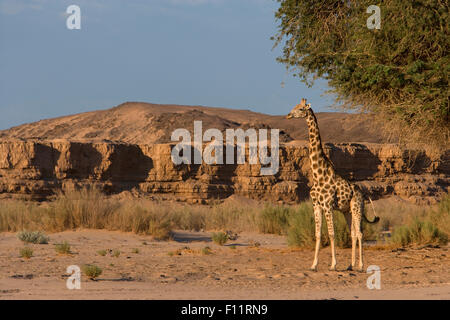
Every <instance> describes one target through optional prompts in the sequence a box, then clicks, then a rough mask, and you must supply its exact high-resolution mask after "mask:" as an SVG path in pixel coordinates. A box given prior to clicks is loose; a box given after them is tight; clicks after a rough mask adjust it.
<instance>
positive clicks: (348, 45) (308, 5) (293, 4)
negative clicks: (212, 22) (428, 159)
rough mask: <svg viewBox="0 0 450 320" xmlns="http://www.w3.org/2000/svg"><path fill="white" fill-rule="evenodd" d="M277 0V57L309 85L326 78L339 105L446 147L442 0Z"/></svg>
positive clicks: (449, 131)
mask: <svg viewBox="0 0 450 320" xmlns="http://www.w3.org/2000/svg"><path fill="white" fill-rule="evenodd" d="M277 1H278V2H279V3H280V7H279V9H278V11H277V12H276V13H275V17H276V19H277V21H278V22H279V26H278V32H277V34H276V36H275V37H274V39H275V40H276V43H275V44H276V45H282V46H283V53H282V56H281V57H279V58H278V61H280V62H282V63H284V64H286V66H287V68H288V69H289V70H291V71H293V72H294V74H295V75H298V76H299V77H300V79H301V80H302V81H304V82H305V83H307V84H308V85H312V83H313V81H314V79H316V78H318V77H322V78H325V79H327V80H328V83H329V85H330V87H331V88H332V92H334V93H335V94H336V96H337V97H338V98H337V101H338V102H340V103H341V105H342V107H343V108H347V109H348V108H349V109H354V110H357V111H360V112H370V113H373V114H375V115H377V118H378V119H381V120H382V121H383V124H384V126H385V129H386V132H389V133H390V134H391V135H393V136H395V137H396V139H400V141H404V142H422V143H423V142H426V143H432V144H434V145H438V146H441V147H442V146H444V147H448V146H449V137H450V123H449V113H450V99H449V88H448V74H449V69H450V66H449V56H448V53H449V41H450V37H449V33H448V20H449V10H448V9H449V8H448V1H447V0H407V1H406V0H384V1H381V3H380V1H379V0H377V1H374V0H277ZM376 2H378V3H376ZM370 5H378V6H379V8H380V9H381V28H380V29H369V28H368V26H367V19H368V18H369V17H370V15H371V14H369V13H367V8H368V7H369V6H370Z"/></svg>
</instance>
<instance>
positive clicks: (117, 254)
mask: <svg viewBox="0 0 450 320" xmlns="http://www.w3.org/2000/svg"><path fill="white" fill-rule="evenodd" d="M112 256H113V257H114V258H118V257H119V256H120V250H117V249H114V250H113V252H112Z"/></svg>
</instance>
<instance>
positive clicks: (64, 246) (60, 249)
mask: <svg viewBox="0 0 450 320" xmlns="http://www.w3.org/2000/svg"><path fill="white" fill-rule="evenodd" d="M55 251H56V252H57V253H59V254H70V244H69V243H68V242H67V241H64V242H63V243H57V244H55Z"/></svg>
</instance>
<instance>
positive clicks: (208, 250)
mask: <svg viewBox="0 0 450 320" xmlns="http://www.w3.org/2000/svg"><path fill="white" fill-rule="evenodd" d="M201 253H202V254H203V255H205V256H206V255H209V254H212V250H211V248H210V247H204V248H202V250H201Z"/></svg>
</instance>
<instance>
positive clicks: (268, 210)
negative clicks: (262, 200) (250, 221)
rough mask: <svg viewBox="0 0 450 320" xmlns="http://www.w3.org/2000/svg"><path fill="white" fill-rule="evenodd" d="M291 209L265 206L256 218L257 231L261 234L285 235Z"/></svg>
mask: <svg viewBox="0 0 450 320" xmlns="http://www.w3.org/2000/svg"><path fill="white" fill-rule="evenodd" d="M291 213H292V209H291V208H289V207H284V206H272V205H266V206H265V207H264V209H263V210H262V211H261V213H260V215H259V216H258V229H259V231H260V232H262V233H272V234H279V235H282V234H286V230H287V228H288V220H289V216H290V215H291Z"/></svg>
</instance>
